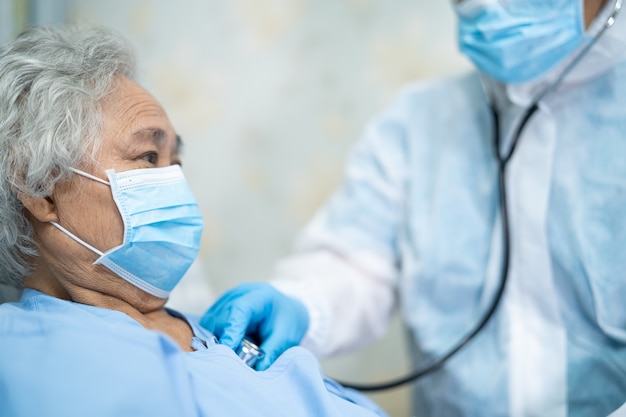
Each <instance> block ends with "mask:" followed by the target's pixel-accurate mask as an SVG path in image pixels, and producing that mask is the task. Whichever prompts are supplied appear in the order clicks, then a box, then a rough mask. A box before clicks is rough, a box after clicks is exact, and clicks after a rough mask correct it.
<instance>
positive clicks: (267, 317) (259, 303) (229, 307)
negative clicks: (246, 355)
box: [200, 283, 309, 371]
mask: <svg viewBox="0 0 626 417" xmlns="http://www.w3.org/2000/svg"><path fill="white" fill-rule="evenodd" d="M200 324H201V325H202V326H203V327H205V328H206V329H207V330H209V331H210V332H212V333H213V334H214V335H215V336H216V337H217V338H218V339H219V341H220V343H221V344H223V345H226V346H229V347H230V348H232V349H233V350H237V348H239V345H240V344H241V340H242V339H243V338H244V336H246V335H252V336H253V337H252V338H253V339H254V340H255V341H256V342H260V343H261V344H260V346H259V347H260V348H261V350H263V352H265V356H264V357H263V358H262V359H261V360H259V361H258V362H257V364H256V366H255V368H256V369H257V370H259V371H262V370H265V369H267V368H268V367H269V366H270V365H271V364H272V363H273V362H274V361H275V360H276V358H278V356H279V355H280V354H281V353H283V352H284V351H285V350H287V349H289V348H290V347H292V346H296V345H298V344H299V343H300V341H301V340H302V338H303V337H304V334H305V333H306V331H307V329H308V327H309V313H308V312H307V309H306V307H305V306H304V304H302V303H301V302H300V301H298V300H296V299H295V298H293V297H289V296H287V295H285V294H283V293H281V292H280V291H278V290H277V289H276V288H274V287H273V286H271V285H270V284H266V283H249V284H241V285H239V286H237V287H235V288H233V289H231V290H229V291H227V292H226V293H225V294H224V295H222V296H221V297H220V298H219V299H218V300H217V301H216V302H215V304H213V305H212V306H211V308H209V310H208V311H207V312H206V313H204V316H202V319H201V320H200Z"/></svg>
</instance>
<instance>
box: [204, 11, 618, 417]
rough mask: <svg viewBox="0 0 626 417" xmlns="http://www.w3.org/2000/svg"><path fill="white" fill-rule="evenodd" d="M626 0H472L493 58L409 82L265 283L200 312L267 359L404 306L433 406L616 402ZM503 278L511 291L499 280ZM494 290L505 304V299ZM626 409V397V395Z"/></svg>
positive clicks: (467, 412) (323, 342)
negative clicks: (456, 72)
mask: <svg viewBox="0 0 626 417" xmlns="http://www.w3.org/2000/svg"><path fill="white" fill-rule="evenodd" d="M620 6H621V1H619V0H617V1H616V0H607V1H604V0H584V1H583V0H541V1H538V0H500V1H498V0H464V1H459V2H456V3H455V4H454V8H455V11H456V14H457V16H458V35H459V37H458V40H459V45H460V48H461V50H462V51H463V52H464V53H465V54H466V55H467V56H468V58H469V59H471V60H472V61H473V63H474V64H475V65H476V67H477V69H478V72H476V73H471V74H467V75H463V76H460V77H455V78H447V79H440V80H434V81H430V82H426V83H417V84H414V85H409V86H407V87H406V88H405V89H404V90H403V91H401V92H400V94H399V95H398V97H397V99H396V100H395V102H393V104H392V105H391V106H390V107H389V108H388V109H386V110H385V111H383V112H382V113H381V114H380V115H379V116H378V117H377V118H375V119H374V120H373V121H372V122H371V123H370V124H369V125H368V126H367V128H366V129H365V132H364V134H363V137H362V138H361V140H360V141H359V142H358V143H357V144H356V146H355V148H354V150H353V151H352V153H351V155H350V158H349V161H348V164H347V169H346V176H345V181H344V183H343V185H342V186H341V187H340V188H339V189H338V190H337V192H336V194H335V195H334V196H333V197H332V198H331V199H330V201H329V202H328V203H327V204H326V205H325V206H324V207H323V208H322V209H321V210H320V211H319V212H318V213H317V215H316V216H315V218H314V219H313V220H312V221H311V222H310V224H309V225H308V226H307V227H306V229H305V230H304V231H303V233H302V235H301V236H300V237H299V239H298V240H297V244H296V247H295V250H294V252H293V253H292V254H291V255H290V256H289V257H288V258H286V259H284V260H283V261H282V262H280V263H279V264H278V266H277V269H276V271H275V275H274V279H273V280H272V282H271V285H269V284H245V285H243V286H240V287H237V288H235V289H233V290H231V291H229V292H228V293H226V294H225V295H224V296H223V297H222V298H221V299H220V300H218V301H217V302H216V304H215V305H214V306H213V307H212V308H211V309H210V310H209V311H208V313H207V315H206V316H205V317H204V320H203V321H202V323H203V325H204V326H206V327H207V328H208V329H209V330H211V331H212V332H214V333H215V334H217V335H218V336H219V337H220V340H221V342H222V343H224V344H226V345H229V346H231V347H236V346H238V344H239V342H240V340H241V338H242V336H243V335H244V333H247V334H253V335H256V336H257V337H258V338H259V339H260V340H261V341H262V348H264V350H265V351H266V353H267V357H266V360H265V362H263V363H261V364H260V365H259V366H260V367H266V366H268V365H269V363H271V361H272V360H273V358H275V357H276V355H277V354H278V353H279V352H281V351H282V350H284V349H285V348H287V347H288V346H290V345H292V344H297V343H299V344H301V345H303V346H306V347H308V348H309V349H311V350H312V351H313V352H314V353H316V354H317V355H320V356H325V355H332V354H336V353H338V352H345V351H349V350H354V349H357V348H360V347H362V346H363V345H365V344H367V343H368V342H370V341H372V340H374V339H376V338H378V337H381V335H383V334H384V331H385V328H386V326H387V324H388V322H389V318H390V317H391V314H392V311H393V309H394V308H399V309H400V310H401V311H402V314H403V317H404V322H405V324H406V326H407V327H408V329H409V330H410V333H411V335H412V343H413V349H412V353H413V355H414V361H415V364H416V367H419V366H420V364H424V363H429V361H433V360H437V359H438V358H441V357H442V356H444V355H446V354H447V353H448V352H450V350H451V349H452V348H454V347H455V346H458V343H459V341H460V340H463V338H464V337H466V336H467V335H468V333H471V332H472V330H475V329H477V326H478V324H479V323H481V322H482V321H483V320H484V319H485V317H487V315H488V313H489V311H490V310H492V309H493V310H495V313H494V314H493V315H492V316H491V318H490V319H489V320H488V321H486V324H485V326H484V327H483V328H482V329H481V330H480V331H478V332H477V334H476V336H475V337H474V338H473V339H472V340H471V341H470V342H469V343H467V344H466V345H465V346H464V347H463V348H462V349H461V350H460V351H459V352H458V353H457V354H455V355H453V356H452V357H451V358H450V359H449V360H447V361H446V362H445V363H444V364H443V365H442V366H440V367H438V368H437V369H436V370H435V371H434V372H430V373H428V374H427V376H426V377H425V378H422V379H420V380H419V381H418V382H417V383H416V384H415V386H414V390H415V391H414V397H413V398H414V407H415V410H414V414H415V415H419V416H481V417H485V416H555V417H564V416H606V415H608V414H611V413H612V412H614V410H616V409H618V408H619V407H620V406H622V404H623V403H624V402H626V307H625V305H626V301H625V300H626V273H625V272H624V271H626V156H625V155H626V61H625V59H626V12H622V14H621V15H618V14H616V12H617V11H618V10H619V8H620ZM501 289H502V290H503V291H502V297H499V293H500V290H501ZM496 307H497V308H496ZM625 413H626V411H625Z"/></svg>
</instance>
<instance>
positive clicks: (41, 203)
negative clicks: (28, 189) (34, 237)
mask: <svg viewBox="0 0 626 417" xmlns="http://www.w3.org/2000/svg"><path fill="white" fill-rule="evenodd" d="M17 198H18V199H19V200H20V201H21V202H22V204H23V205H24V207H25V208H26V210H28V212H29V213H30V215H31V216H32V217H33V218H35V219H37V220H39V221H40V222H42V223H50V222H56V221H58V216H57V211H56V205H55V204H54V200H53V199H52V197H31V196H27V195H25V194H22V193H18V194H17Z"/></svg>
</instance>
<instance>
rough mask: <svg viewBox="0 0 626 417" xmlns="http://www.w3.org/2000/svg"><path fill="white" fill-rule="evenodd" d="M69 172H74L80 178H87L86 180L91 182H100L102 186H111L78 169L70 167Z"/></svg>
mask: <svg viewBox="0 0 626 417" xmlns="http://www.w3.org/2000/svg"><path fill="white" fill-rule="evenodd" d="M70 171H72V172H74V173H76V174H78V175H81V176H83V177H87V178H89V179H91V180H94V181H98V182H101V183H102V184H106V185H108V186H109V187H110V186H111V184H110V183H109V182H108V181H105V180H103V179H102V178H98V177H96V176H95V175H91V174H90V173H88V172H85V171H81V170H80V169H76V168H71V167H70Z"/></svg>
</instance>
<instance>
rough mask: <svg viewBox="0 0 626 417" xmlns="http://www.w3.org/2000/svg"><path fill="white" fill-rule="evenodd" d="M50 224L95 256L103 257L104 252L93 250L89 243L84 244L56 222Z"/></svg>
mask: <svg viewBox="0 0 626 417" xmlns="http://www.w3.org/2000/svg"><path fill="white" fill-rule="evenodd" d="M50 224H51V225H53V226H54V227H56V228H57V229H59V230H60V231H61V232H63V233H64V234H66V235H67V236H68V237H70V238H72V239H74V240H75V241H76V242H78V243H80V244H81V245H83V246H84V247H86V248H87V249H89V250H90V251H92V252H94V253H96V254H97V255H100V256H103V255H104V252H102V251H101V250H98V249H96V248H94V247H93V246H91V245H90V244H89V243H87V242H85V241H84V240H82V239H81V238H79V237H78V236H76V235H75V234H74V233H72V232H70V231H69V230H67V229H66V228H65V227H63V226H61V225H60V224H59V223H57V222H50Z"/></svg>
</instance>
